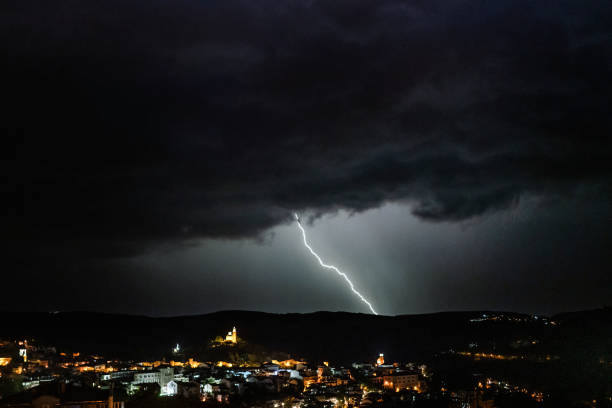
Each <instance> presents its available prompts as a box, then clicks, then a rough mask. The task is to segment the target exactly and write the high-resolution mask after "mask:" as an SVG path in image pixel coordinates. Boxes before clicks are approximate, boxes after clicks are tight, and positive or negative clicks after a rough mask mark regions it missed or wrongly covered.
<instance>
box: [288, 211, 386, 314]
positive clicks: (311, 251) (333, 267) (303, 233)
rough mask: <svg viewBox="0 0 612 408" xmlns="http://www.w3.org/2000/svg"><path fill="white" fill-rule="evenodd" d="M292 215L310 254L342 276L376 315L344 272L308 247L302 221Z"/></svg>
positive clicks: (295, 215)
mask: <svg viewBox="0 0 612 408" xmlns="http://www.w3.org/2000/svg"><path fill="white" fill-rule="evenodd" d="M293 216H294V217H295V220H296V221H297V225H298V227H299V228H300V231H302V238H304V246H306V248H308V250H309V251H310V253H311V254H312V256H314V257H315V258H317V261H319V264H320V265H321V266H322V267H323V268H326V269H331V270H332V271H335V272H336V273H337V274H338V275H340V276H342V277H343V278H344V280H345V281H346V283H348V284H349V286H350V287H351V290H352V291H353V293H354V294H356V295H357V296H358V297H359V299H361V301H362V302H363V303H365V304H366V305H368V307H369V308H370V310H371V311H372V313H374V314H375V315H377V314H378V313H376V310H374V308H373V307H372V304H371V303H370V302H368V301H367V299H366V298H364V297H363V295H362V294H361V293H359V292H358V291H357V289H355V286H353V282H351V280H350V279H349V278H348V276H346V273H344V272H342V271H341V270H340V269H338V268H336V267H335V266H334V265H327V264H326V263H324V262H323V260H322V259H321V257H320V256H319V255H317V253H316V252H315V251H314V250H313V249H312V248H311V247H310V245H308V240H307V239H306V231H305V230H304V227H302V223H301V222H300V217H298V215H297V214H296V213H294V214H293Z"/></svg>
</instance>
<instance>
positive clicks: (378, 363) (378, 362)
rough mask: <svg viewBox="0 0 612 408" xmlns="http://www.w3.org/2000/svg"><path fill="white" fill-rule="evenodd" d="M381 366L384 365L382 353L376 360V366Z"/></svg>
mask: <svg viewBox="0 0 612 408" xmlns="http://www.w3.org/2000/svg"><path fill="white" fill-rule="evenodd" d="M383 364H385V355H384V354H383V353H380V354H379V355H378V358H377V359H376V365H379V366H381V365H383Z"/></svg>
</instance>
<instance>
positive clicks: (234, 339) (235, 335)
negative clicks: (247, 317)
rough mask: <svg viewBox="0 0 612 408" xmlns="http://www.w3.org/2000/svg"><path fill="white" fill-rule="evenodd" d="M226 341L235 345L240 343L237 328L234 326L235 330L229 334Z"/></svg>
mask: <svg viewBox="0 0 612 408" xmlns="http://www.w3.org/2000/svg"><path fill="white" fill-rule="evenodd" d="M225 341H231V342H232V343H234V344H236V343H237V342H238V332H237V331H236V326H234V330H232V331H231V332H228V333H227V336H225Z"/></svg>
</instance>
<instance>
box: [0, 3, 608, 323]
mask: <svg viewBox="0 0 612 408" xmlns="http://www.w3.org/2000/svg"><path fill="white" fill-rule="evenodd" d="M0 52H1V53H2V59H1V61H2V62H1V64H0V74H1V77H2V88H1V92H0V95H2V99H3V102H4V103H3V105H4V107H3V108H2V111H1V112H2V114H1V115H0V131H1V134H2V135H3V138H2V140H3V141H4V143H5V144H8V146H6V147H5V148H4V149H2V156H3V173H2V174H3V177H2V179H3V181H2V186H3V187H2V190H3V193H4V194H3V195H4V196H5V198H4V199H3V201H4V202H5V204H6V203H8V204H9V205H8V206H7V207H8V209H5V210H4V211H2V225H3V234H2V240H3V245H2V246H3V251H2V252H3V254H2V258H1V259H2V260H3V267H2V285H0V286H1V287H2V295H1V296H0V309H5V310H36V311H51V310H95V311H105V312H121V313H138V314H147V315H153V316H167V315H177V314H197V313H206V312H212V311H216V310H225V309H249V310H261V311H269V312H282V313H285V312H311V311H316V310H346V311H352V312H363V313H367V312H368V309H367V307H366V306H365V305H364V304H363V303H361V302H360V301H359V300H358V299H357V298H356V297H355V296H354V295H352V293H351V292H350V290H349V289H348V287H347V285H346V284H345V282H344V281H343V280H342V278H339V277H338V276H337V275H335V274H334V273H333V272H330V271H328V270H324V269H321V268H319V267H318V265H317V264H316V261H315V260H314V258H313V257H312V256H311V255H310V254H309V253H308V252H307V250H306V248H305V247H304V246H303V244H302V241H301V236H300V232H299V230H298V228H297V225H296V223H295V221H294V219H293V215H292V214H293V212H294V211H296V212H298V213H299V214H300V215H301V217H302V222H303V225H304V227H305V228H306V230H307V231H308V234H309V238H310V241H311V243H312V246H313V247H314V248H315V249H316V250H317V251H318V252H319V253H320V254H321V256H322V257H323V259H324V260H325V261H327V262H328V263H332V264H334V265H336V266H338V267H340V268H341V269H343V270H344V271H345V272H347V273H348V274H349V275H350V276H351V278H352V279H353V282H354V283H355V286H356V288H357V289H358V290H359V291H361V292H362V293H363V294H364V295H365V296H366V297H367V298H368V299H369V300H370V301H371V302H372V303H373V305H374V306H375V307H376V309H377V310H378V311H379V312H380V313H382V314H389V315H395V314H406V313H424V312H435V311H443V310H468V309H489V310H492V309H494V310H512V311H520V312H530V313H544V314H552V313H556V312H561V311H569V310H578V309H587V308H595V307H601V306H604V305H606V304H608V305H609V304H610V299H612V277H611V276H612V275H611V267H612V183H611V181H610V180H611V176H612V142H611V141H610V136H611V135H612V114H611V110H612V109H611V106H612V75H611V74H612V2H610V1H609V0H600V1H588V0H585V1H565V0H550V1H547V0H537V1H535V0H531V1H526V0H513V1H507V0H496V1H467V0H465V1H464V0H444V1H441V0H440V1H439V0H412V1H393V0H372V1H360V0H351V1H348V0H333V1H329V0H321V1H316V0H276V1H272V0H257V1H253V0H244V1H236V0H219V1H213V0H165V1H161V0H104V1H95V0H88V1H82V0H53V1H51V0H39V1H32V0H3V1H2V2H1V3H0Z"/></svg>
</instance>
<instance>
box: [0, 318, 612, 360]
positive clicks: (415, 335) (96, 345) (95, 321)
mask: <svg viewBox="0 0 612 408" xmlns="http://www.w3.org/2000/svg"><path fill="white" fill-rule="evenodd" d="M483 314H487V315H489V316H491V315H496V314H497V315H501V314H502V312H487V311H474V312H444V313H433V314H422V315H400V316H374V315H366V314H358V313H346V312H316V313H307V314H296V313H289V314H272V313H263V312H249V311H223V312H216V313H210V314H204V315H197V316H179V317H160V318H153V317H146V316H132V315H120V314H105V313H92V312H59V313H42V312H0V320H1V321H2V326H1V331H0V338H15V339H17V338H34V339H37V341H39V342H40V343H44V344H48V345H55V346H57V347H59V348H60V349H66V350H72V351H81V352H84V353H102V354H104V355H106V356H108V357H128V358H158V357H160V356H162V355H164V354H167V353H168V352H169V351H170V349H171V347H172V346H173V345H174V344H176V343H179V344H181V346H183V348H184V349H185V353H189V352H195V351H197V350H201V349H202V348H203V347H205V346H207V345H208V344H209V342H210V340H212V339H214V338H215V337H216V336H223V335H224V334H225V333H226V332H227V331H228V330H230V329H231V328H232V327H233V326H236V327H237V328H238V335H239V337H240V338H241V339H243V340H245V341H246V342H247V343H248V344H252V345H257V346H259V347H261V348H263V349H266V350H270V351H278V352H285V353H288V354H290V355H291V356H293V357H296V358H300V357H302V358H306V359H308V360H310V361H322V360H329V361H334V362H337V363H350V362H352V361H372V360H373V359H374V358H375V357H376V356H377V355H378V353H380V352H384V353H385V355H386V356H387V358H388V359H389V360H392V361H413V360H419V361H424V360H428V359H429V358H431V357H432V356H434V355H435V354H439V353H443V352H448V351H449V350H467V349H468V346H469V344H478V347H479V348H483V349H491V350H495V351H496V352H506V351H512V349H511V348H510V345H511V344H513V342H515V343H516V341H517V340H520V339H538V349H537V350H539V351H540V352H542V353H547V354H559V353H561V354H564V353H576V351H577V350H576V347H579V348H580V347H582V346H581V345H584V347H589V348H590V349H591V350H593V349H594V350H596V351H597V353H599V354H601V355H598V356H594V355H591V356H590V358H595V357H597V358H598V359H600V358H608V359H609V357H610V350H611V348H612V346H611V344H610V342H611V341H612V340H611V339H612V311H611V309H610V308H605V309H600V310H593V311H582V312H575V313H565V314H561V315H558V316H554V317H552V319H553V320H554V321H556V322H557V323H558V324H556V325H552V324H548V323H546V322H545V320H543V319H533V317H532V316H529V315H525V314H520V313H503V316H505V317H506V318H505V319H500V320H499V321H476V322H475V321H472V319H478V318H480V317H481V316H482V315H483ZM512 318H515V319H514V320H513V319H512ZM591 354H592V353H591Z"/></svg>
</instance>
